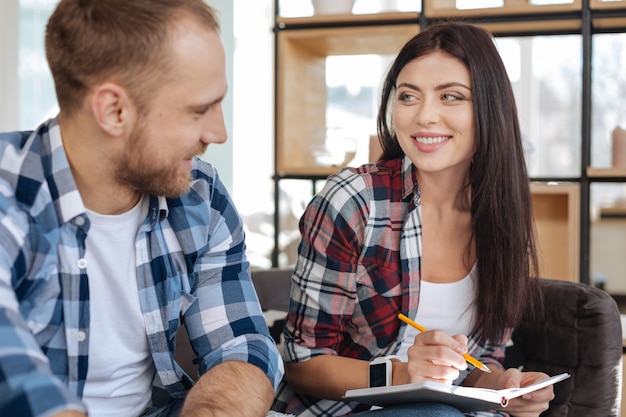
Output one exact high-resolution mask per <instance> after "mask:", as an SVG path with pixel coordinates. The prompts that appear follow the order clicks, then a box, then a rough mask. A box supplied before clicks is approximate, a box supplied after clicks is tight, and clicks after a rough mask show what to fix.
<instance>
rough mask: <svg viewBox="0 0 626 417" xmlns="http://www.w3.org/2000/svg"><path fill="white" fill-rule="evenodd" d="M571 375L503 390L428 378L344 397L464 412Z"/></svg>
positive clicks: (501, 403)
mask: <svg viewBox="0 0 626 417" xmlns="http://www.w3.org/2000/svg"><path fill="white" fill-rule="evenodd" d="M569 377H570V375H569V374H568V373H562V374H559V375H555V376H553V377H551V378H547V379H544V380H542V381H539V382H536V383H534V384H531V385H528V386H526V387H523V388H510V389H501V390H493V389H486V388H472V387H461V386H457V385H447V384H442V383H439V382H432V381H425V382H419V383H416V384H405V385H394V386H390V387H375V388H359V389H353V390H348V391H346V394H345V395H344V396H343V399H344V400H346V401H358V402H360V403H364V404H370V405H378V406H383V407H384V406H386V405H394V404H406V403H418V402H435V403H442V404H449V405H451V406H453V407H455V408H457V409H458V410H459V411H461V412H468V411H485V410H493V409H494V408H497V407H506V406H507V405H508V402H509V400H510V399H512V398H516V397H521V396H522V395H524V394H527V393H529V392H533V391H536V390H538V389H541V388H543V387H547V386H548V385H552V384H555V383H557V382H559V381H562V380H564V379H566V378H569Z"/></svg>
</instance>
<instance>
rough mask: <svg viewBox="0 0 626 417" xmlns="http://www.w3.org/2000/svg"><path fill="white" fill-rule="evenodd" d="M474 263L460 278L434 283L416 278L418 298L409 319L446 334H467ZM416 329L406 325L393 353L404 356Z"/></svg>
mask: <svg viewBox="0 0 626 417" xmlns="http://www.w3.org/2000/svg"><path fill="white" fill-rule="evenodd" d="M475 275H476V265H474V267H473V268H472V270H471V271H470V272H469V274H467V276H465V277H464V278H463V279H461V280H459V281H455V282H450V283H442V284H436V283H432V282H426V281H421V282H420V299H419V305H418V307H417V315H416V317H411V318H412V319H413V320H415V321H416V322H418V323H419V324H421V325H422V326H424V327H425V328H427V329H429V330H435V329H439V330H443V331H444V332H446V333H448V334H449V335H452V336H454V335H456V334H465V335H467V334H469V333H470V332H471V331H472V327H473V324H474V311H475V308H474V304H473V301H474V294H475V293H476V291H475V287H474V281H475ZM418 333H419V330H417V329H414V328H413V327H411V326H407V328H406V331H405V332H404V339H403V340H402V344H401V345H400V350H399V351H398V353H397V355H398V356H399V357H400V358H401V359H402V360H403V361H406V360H407V350H408V349H409V347H410V346H411V345H413V341H414V340H415V336H417V334H418Z"/></svg>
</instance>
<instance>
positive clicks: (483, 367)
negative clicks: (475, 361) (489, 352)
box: [480, 363, 491, 374]
mask: <svg viewBox="0 0 626 417" xmlns="http://www.w3.org/2000/svg"><path fill="white" fill-rule="evenodd" d="M480 370H481V371H484V372H487V373H489V374H490V373H491V369H489V368H487V365H485V364H484V363H483V366H481V367H480Z"/></svg>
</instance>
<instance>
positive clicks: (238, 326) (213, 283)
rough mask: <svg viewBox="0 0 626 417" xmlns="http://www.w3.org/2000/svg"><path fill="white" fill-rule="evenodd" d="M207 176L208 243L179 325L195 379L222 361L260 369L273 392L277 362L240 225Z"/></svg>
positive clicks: (279, 363)
mask: <svg viewBox="0 0 626 417" xmlns="http://www.w3.org/2000/svg"><path fill="white" fill-rule="evenodd" d="M213 175H214V176H213V179H212V187H210V195H209V196H208V198H209V199H210V213H209V240H208V245H206V248H205V249H204V252H203V253H202V255H201V256H200V257H199V259H198V260H197V261H196V263H195V266H194V268H195V271H194V274H195V275H196V276H197V287H196V289H195V299H194V302H193V303H192V304H191V305H190V306H189V308H188V309H187V310H186V312H185V313H184V320H185V326H186V328H187V331H188V333H189V338H190V340H191V343H192V345H193V348H194V350H195V351H196V352H197V353H198V357H199V360H200V367H199V371H200V374H203V373H205V372H206V371H207V370H209V369H210V368H212V367H213V366H215V365H217V364H220V363H222V362H225V361H231V360H237V361H243V362H248V363H251V364H253V365H256V366H258V367H259V368H261V369H262V370H263V371H264V372H265V373H266V374H267V376H268V378H269V379H270V381H271V382H272V385H273V386H274V389H277V387H278V384H279V383H280V380H281V379H282V377H283V374H284V368H283V362H282V359H281V357H280V353H279V352H278V349H277V347H276V344H275V343H274V340H273V339H272V337H271V336H270V334H269V330H268V328H267V324H266V321H265V316H264V315H263V312H262V311H261V306H260V304H259V300H258V297H257V295H256V291H255V289H254V286H253V284H252V280H251V277H250V266H249V263H248V261H247V258H246V255H245V251H246V246H245V236H244V229H243V223H242V220H241V218H240V216H239V214H238V213H237V210H236V208H235V206H234V204H233V202H232V200H231V199H230V196H229V195H228V192H227V190H226V188H225V187H224V185H223V184H222V183H221V182H220V180H219V177H218V176H217V174H213ZM196 185H198V184H196Z"/></svg>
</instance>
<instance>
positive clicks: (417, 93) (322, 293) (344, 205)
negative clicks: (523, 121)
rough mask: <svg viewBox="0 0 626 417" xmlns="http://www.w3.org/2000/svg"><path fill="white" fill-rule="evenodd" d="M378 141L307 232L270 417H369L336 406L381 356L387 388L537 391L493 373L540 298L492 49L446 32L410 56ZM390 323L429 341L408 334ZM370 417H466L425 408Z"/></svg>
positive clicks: (323, 200) (329, 189)
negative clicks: (426, 385)
mask: <svg viewBox="0 0 626 417" xmlns="http://www.w3.org/2000/svg"><path fill="white" fill-rule="evenodd" d="M378 134H379V138H380V141H381V144H382V147H383V156H382V158H381V160H380V161H379V162H378V163H376V164H368V165H364V166H361V167H360V168H356V169H353V168H349V169H345V170H343V171H342V172H340V173H339V174H337V175H335V176H333V177H331V178H329V179H328V181H327V184H326V186H325V187H324V189H323V190H322V191H321V192H320V193H319V194H318V195H317V196H316V197H315V198H314V199H313V200H312V201H311V203H310V204H309V206H308V207H307V209H306V211H305V213H304V215H303V217H302V219H301V223H300V230H301V233H302V242H301V245H300V248H299V253H298V261H297V263H296V267H295V270H294V273H293V276H292V280H293V285H292V293H291V302H290V308H289V313H288V316H287V323H286V327H285V352H284V355H283V356H284V359H285V361H286V382H287V383H286V384H284V385H283V386H282V387H281V389H280V390H279V394H278V396H277V400H276V402H275V408H276V409H281V410H284V411H286V412H289V413H293V414H296V415H298V416H322V415H323V416H336V415H344V414H350V413H354V412H358V411H363V410H369V407H368V406H364V405H362V404H358V403H346V402H342V401H341V396H342V395H343V394H344V393H345V391H346V390H348V389H354V388H363V387H367V386H368V377H369V364H370V362H371V361H372V360H373V359H375V358H379V357H384V356H387V355H395V356H398V357H399V358H400V359H399V360H398V359H395V358H394V359H393V361H392V370H393V372H392V381H391V383H392V384H393V385H397V384H404V383H412V382H420V381H438V382H444V383H447V384H458V385H467V386H477V387H489V388H495V389H501V388H510V387H517V386H525V385H528V384H530V383H532V382H535V381H537V380H540V379H543V378H545V377H546V375H545V374H542V373H533V372H525V373H522V372H520V371H518V370H517V369H511V370H507V371H504V369H503V367H502V365H501V360H502V358H503V354H504V346H505V343H506V342H507V340H508V339H509V338H510V335H511V330H512V328H514V327H515V326H516V325H517V324H518V323H519V320H520V318H521V315H522V314H523V312H524V310H525V308H527V307H528V308H530V309H531V311H535V310H537V308H538V306H539V305H540V293H539V291H538V287H537V283H536V280H535V279H534V278H533V277H534V276H537V275H538V271H537V258H536V251H535V245H534V236H533V226H532V213H531V202H530V191H529V179H528V176H527V173H526V166H525V162H524V155H523V150H522V141H521V134H520V129H519V125H518V118H517V111H516V107H515V101H514V97H513V92H512V89H511V86H510V83H509V81H508V77H507V74H506V71H505V68H504V65H503V63H502V61H501V59H500V56H499V54H498V51H497V50H496V48H495V45H494V43H493V40H492V38H491V36H490V34H489V33H488V32H486V31H485V30H483V29H480V28H478V27H475V26H472V25H469V24H464V23H446V24H440V25H436V26H432V27H430V28H429V29H427V30H426V31H424V32H422V33H420V34H418V35H416V36H415V37H414V38H412V39H411V40H409V42H408V43H407V44H406V45H405V46H404V47H403V48H402V50H401V51H400V53H399V54H398V56H397V58H396V59H395V61H394V63H393V65H392V67H391V68H390V70H389V72H388V74H387V76H386V78H385V80H384V84H383V89H382V97H381V104H380V108H379V113H378ZM398 313H404V314H405V315H407V316H409V317H410V318H412V319H414V320H415V321H417V322H419V323H421V324H422V325H424V327H426V328H428V329H436V330H430V331H425V332H418V331H417V330H414V329H413V328H412V327H407V326H406V325H405V324H404V323H403V322H401V321H399V320H398V318H397V315H398ZM465 352H468V353H469V354H470V355H472V356H473V357H475V358H477V359H479V360H480V361H481V362H483V363H484V364H486V365H487V366H488V367H489V368H490V370H491V373H486V372H483V371H480V370H478V369H476V368H474V366H472V365H468V364H467V363H466V361H465V359H464V357H463V353H465ZM552 398H553V391H552V388H551V387H548V388H544V389H542V390H540V391H536V392H533V393H532V394H531V395H528V396H524V397H523V398H519V399H516V400H513V401H511V402H510V404H509V406H508V407H507V408H506V410H507V412H509V413H511V414H513V415H516V416H524V417H531V416H538V415H539V414H540V412H541V411H543V410H545V409H546V408H547V407H548V403H549V401H550V400H551V399H552ZM494 413H496V414H493V415H502V414H497V412H494ZM364 414H366V415H368V416H370V415H371V416H386V415H393V416H396V417H397V416H404V415H407V416H408V415H419V416H459V415H462V414H461V413H460V412H459V411H457V410H454V409H452V408H450V407H444V406H438V405H432V404H431V405H424V404H421V405H420V404H415V405H411V406H408V407H403V408H402V409H392V408H387V409H383V410H378V411H366V412H365V413H364ZM483 415H484V414H483ZM489 415H492V414H489Z"/></svg>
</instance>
